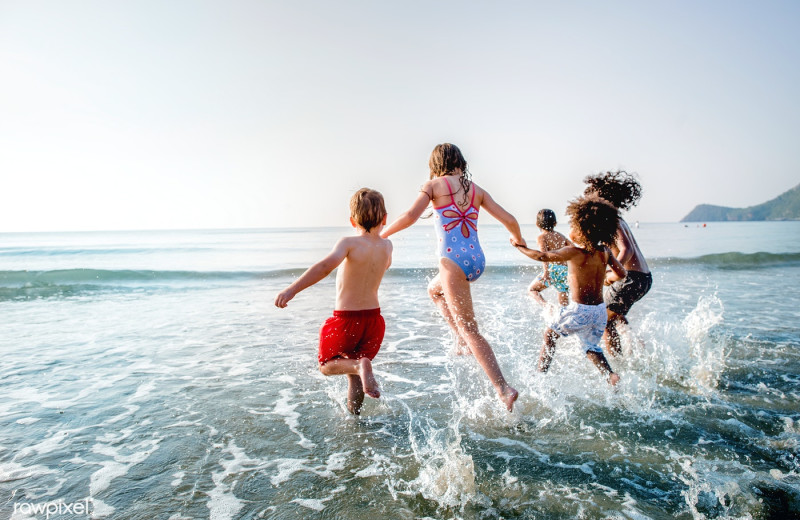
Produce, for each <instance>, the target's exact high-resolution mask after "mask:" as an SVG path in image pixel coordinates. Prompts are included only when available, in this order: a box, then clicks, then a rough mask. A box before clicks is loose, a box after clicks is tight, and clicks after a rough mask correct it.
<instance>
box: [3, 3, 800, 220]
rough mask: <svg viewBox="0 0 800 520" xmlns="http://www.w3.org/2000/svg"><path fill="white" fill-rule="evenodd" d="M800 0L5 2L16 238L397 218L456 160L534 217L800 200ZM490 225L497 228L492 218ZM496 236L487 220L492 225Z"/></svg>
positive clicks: (6, 129)
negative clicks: (605, 197)
mask: <svg viewBox="0 0 800 520" xmlns="http://www.w3.org/2000/svg"><path fill="white" fill-rule="evenodd" d="M798 26H800V2H796V1H772V0H768V1H765V2H755V1H736V0H733V1H728V0H726V1H699V2H698V1H669V2H666V1H665V2H640V1H630V2H620V1H609V2H597V1H585V2H571V1H567V2H552V1H543V2H539V1H502V0H501V1H494V2H482V1H475V2H463V1H459V2H456V1H438V0H426V1H416V0H410V1H408V0H403V1H396V2H391V1H348V0H341V1H337V2H331V1H304V0H292V1H288V0H287V1H267V0H259V1H247V0H226V1H224V2H223V1H213V2H212V1H203V0H191V1H190V0H170V1H168V2H164V1H163V0H156V1H151V0H137V1H135V2H124V1H122V0H116V1H115V0H112V1H108V0H74V1H64V0H18V1H8V0H0V179H2V187H3V191H4V193H3V195H4V196H3V199H2V204H0V232H24V231H71V230H76V231H77V230H116V229H194V228H242V227H244V228H247V227H287V226H289V227H295V226H338V225H347V224H348V220H347V219H348V216H349V215H348V200H349V197H350V195H351V194H352V193H353V192H354V191H355V190H357V189H358V188H360V187H362V186H368V187H371V188H374V189H377V190H379V191H381V192H382V193H383V194H384V196H385V198H386V203H387V209H388V211H389V217H390V219H391V218H393V217H394V216H397V215H398V214H399V213H400V212H402V211H404V210H405V209H407V207H408V206H409V205H410V204H411V202H412V200H413V199H414V198H415V197H416V195H417V193H418V190H419V186H420V184H422V183H423V182H424V181H425V180H427V178H428V167H427V164H428V156H429V154H430V152H431V150H432V149H433V147H434V146H435V145H436V144H438V143H443V142H452V143H455V144H457V145H458V146H459V147H460V148H461V150H462V151H463V153H464V155H465V156H466V159H467V161H468V162H469V169H470V171H471V173H472V176H473V180H474V181H475V182H476V183H477V184H479V185H480V186H481V187H483V188H484V189H486V190H487V191H488V192H489V193H490V194H491V195H492V197H493V198H494V199H495V200H496V201H498V202H499V203H500V204H501V205H502V206H503V207H505V208H506V209H507V210H509V211H510V212H511V213H513V214H514V215H515V216H516V217H517V218H518V220H519V221H520V222H523V223H531V222H535V215H536V212H537V211H538V210H539V209H541V208H545V207H549V208H552V209H554V210H556V212H557V214H559V215H562V214H563V210H564V208H565V206H566V204H567V202H568V201H569V200H570V199H572V198H574V197H575V196H577V195H579V194H580V193H581V192H582V190H583V184H582V179H583V178H584V177H585V176H587V175H590V174H592V173H597V172H601V171H606V170H614V169H620V168H621V169H625V170H627V171H631V172H635V173H637V174H638V175H639V178H640V180H641V182H642V185H643V188H644V196H643V197H642V200H641V202H640V203H639V205H638V207H636V208H634V209H632V210H631V211H629V212H628V213H627V214H626V215H624V216H625V217H626V218H627V219H628V220H640V221H642V222H675V221H678V220H680V219H681V218H682V217H683V216H684V215H686V214H687V213H688V212H689V211H690V210H691V209H692V208H693V207H694V206H695V205H697V204H701V203H709V204H717V205H724V206H732V207H745V206H750V205H755V204H759V203H761V202H765V201H767V200H769V199H772V198H774V197H776V196H778V195H779V194H781V193H782V192H784V191H786V190H788V189H790V188H792V187H794V186H796V185H797V184H798V183H800V146H798V142H800V139H798V137H800V95H798V92H800V66H798V64H800V31H798V30H797V27H798ZM484 218H490V217H484ZM482 220H484V219H482Z"/></svg>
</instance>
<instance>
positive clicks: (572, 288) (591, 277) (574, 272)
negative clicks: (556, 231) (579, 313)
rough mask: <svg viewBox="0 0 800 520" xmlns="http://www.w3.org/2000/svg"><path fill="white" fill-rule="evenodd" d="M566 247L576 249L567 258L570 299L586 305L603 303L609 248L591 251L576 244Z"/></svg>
mask: <svg viewBox="0 0 800 520" xmlns="http://www.w3.org/2000/svg"><path fill="white" fill-rule="evenodd" d="M564 249H569V250H574V251H572V252H573V254H572V255H571V256H570V258H569V260H567V269H568V274H567V280H568V283H569V297H570V300H572V301H574V302H576V303H582V304H584V305H599V304H601V303H603V282H604V281H605V277H606V265H607V264H608V259H609V258H608V257H609V255H610V254H611V252H610V251H609V250H608V249H604V250H595V251H592V252H589V251H587V250H586V249H582V248H580V247H575V246H569V247H567V248H564Z"/></svg>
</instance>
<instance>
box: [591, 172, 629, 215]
mask: <svg viewBox="0 0 800 520" xmlns="http://www.w3.org/2000/svg"><path fill="white" fill-rule="evenodd" d="M583 182H584V183H585V184H587V185H588V186H586V189H585V190H584V193H585V194H586V195H589V194H591V193H596V194H597V195H599V196H600V197H602V198H604V199H606V200H607V201H608V202H610V203H611V204H613V205H614V207H615V208H617V209H620V210H628V209H630V208H632V207H633V206H635V205H636V204H638V203H639V199H640V198H642V185H641V184H640V183H639V179H638V178H637V176H636V174H635V173H628V172H626V171H625V170H617V171H608V172H603V173H597V174H595V175H589V176H587V177H586V178H585V179H583Z"/></svg>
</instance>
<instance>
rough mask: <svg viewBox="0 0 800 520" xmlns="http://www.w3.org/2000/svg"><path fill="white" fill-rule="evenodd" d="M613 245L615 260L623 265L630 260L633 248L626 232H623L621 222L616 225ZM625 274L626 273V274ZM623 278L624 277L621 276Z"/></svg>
mask: <svg viewBox="0 0 800 520" xmlns="http://www.w3.org/2000/svg"><path fill="white" fill-rule="evenodd" d="M614 245H615V246H616V247H617V251H619V252H618V253H617V260H619V262H620V263H621V264H623V265H625V264H627V263H628V262H630V260H631V258H633V253H634V250H633V248H632V247H631V242H630V239H629V238H628V234H627V233H626V232H625V229H624V228H623V225H622V223H620V224H619V225H618V226H617V234H616V236H615V237H614ZM626 276H627V275H626ZM623 278H625V277H624V276H623Z"/></svg>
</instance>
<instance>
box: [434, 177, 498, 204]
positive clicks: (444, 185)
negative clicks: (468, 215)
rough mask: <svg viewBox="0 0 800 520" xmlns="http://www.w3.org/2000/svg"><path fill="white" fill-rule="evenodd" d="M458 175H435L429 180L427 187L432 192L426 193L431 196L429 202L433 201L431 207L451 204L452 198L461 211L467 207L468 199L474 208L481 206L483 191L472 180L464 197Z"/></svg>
mask: <svg viewBox="0 0 800 520" xmlns="http://www.w3.org/2000/svg"><path fill="white" fill-rule="evenodd" d="M459 177H460V176H457V175H445V176H443V177H436V178H435V179H433V180H431V181H430V183H429V184H428V186H429V188H428V189H430V190H431V191H432V193H428V195H429V196H432V197H431V202H432V203H433V207H435V208H440V207H442V206H447V205H448V204H451V203H452V202H453V200H455V202H456V205H457V206H458V207H459V208H461V210H462V211H463V210H465V209H467V208H468V207H469V205H470V201H472V204H473V205H474V206H475V207H476V208H480V207H481V204H482V202H483V195H484V191H483V190H482V189H481V188H480V187H478V185H476V184H475V183H474V182H471V183H470V186H469V190H468V191H467V194H466V197H465V196H464V188H463V187H462V186H461V183H460V182H459ZM428 186H426V187H428ZM473 192H474V193H475V198H474V200H473V198H472V194H473ZM451 193H452V197H451Z"/></svg>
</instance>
